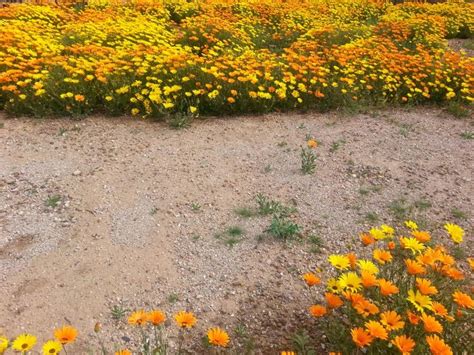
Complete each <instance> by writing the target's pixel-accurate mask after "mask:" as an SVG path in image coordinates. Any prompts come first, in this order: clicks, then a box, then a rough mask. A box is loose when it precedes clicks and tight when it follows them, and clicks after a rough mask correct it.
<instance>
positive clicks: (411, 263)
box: [405, 259, 426, 275]
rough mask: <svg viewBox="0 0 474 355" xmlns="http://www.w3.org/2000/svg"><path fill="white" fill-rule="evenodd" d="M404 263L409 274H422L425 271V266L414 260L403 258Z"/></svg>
mask: <svg viewBox="0 0 474 355" xmlns="http://www.w3.org/2000/svg"><path fill="white" fill-rule="evenodd" d="M405 265H406V266H407V271H408V273H409V274H410V275H418V274H424V273H425V272H426V269H425V267H424V266H423V265H422V264H420V263H419V262H417V261H415V260H411V259H405Z"/></svg>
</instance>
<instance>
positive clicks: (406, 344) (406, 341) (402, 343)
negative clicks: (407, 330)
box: [391, 335, 416, 355]
mask: <svg viewBox="0 0 474 355" xmlns="http://www.w3.org/2000/svg"><path fill="white" fill-rule="evenodd" d="M391 343H392V344H393V345H395V346H396V347H397V349H398V350H400V351H401V353H402V355H410V353H411V352H412V351H413V348H414V347H415V345H416V344H415V341H414V340H413V339H412V338H410V337H407V336H406V335H397V336H396V337H395V338H394V339H393V340H392V341H391Z"/></svg>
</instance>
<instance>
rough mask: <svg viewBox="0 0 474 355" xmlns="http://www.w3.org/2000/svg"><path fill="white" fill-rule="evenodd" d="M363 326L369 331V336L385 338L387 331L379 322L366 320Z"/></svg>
mask: <svg viewBox="0 0 474 355" xmlns="http://www.w3.org/2000/svg"><path fill="white" fill-rule="evenodd" d="M365 328H366V329H367V331H368V332H369V334H370V336H371V337H373V338H378V339H383V340H387V338H388V333H387V331H386V330H385V328H384V327H383V326H382V324H380V323H379V322H376V321H374V320H371V321H368V322H366V323H365Z"/></svg>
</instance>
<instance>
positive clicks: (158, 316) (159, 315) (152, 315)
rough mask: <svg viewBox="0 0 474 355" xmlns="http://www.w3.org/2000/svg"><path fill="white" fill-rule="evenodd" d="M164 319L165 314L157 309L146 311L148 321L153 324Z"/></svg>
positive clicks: (160, 322) (158, 323)
mask: <svg viewBox="0 0 474 355" xmlns="http://www.w3.org/2000/svg"><path fill="white" fill-rule="evenodd" d="M165 320H166V315H165V314H164V313H163V312H162V311H160V310H158V309H156V310H153V311H151V312H149V313H148V321H149V322H150V323H151V324H153V325H155V326H157V325H160V324H162V323H163V322H164V321H165Z"/></svg>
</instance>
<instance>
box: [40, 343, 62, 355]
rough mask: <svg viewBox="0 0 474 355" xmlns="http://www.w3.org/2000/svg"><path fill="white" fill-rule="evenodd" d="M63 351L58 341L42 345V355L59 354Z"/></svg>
mask: <svg viewBox="0 0 474 355" xmlns="http://www.w3.org/2000/svg"><path fill="white" fill-rule="evenodd" d="M62 349H63V347H62V345H61V343H60V342H58V341H54V340H49V341H47V342H46V343H44V344H43V354H44V355H49V354H53V355H55V354H59V352H60V351H61V350H62Z"/></svg>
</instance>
